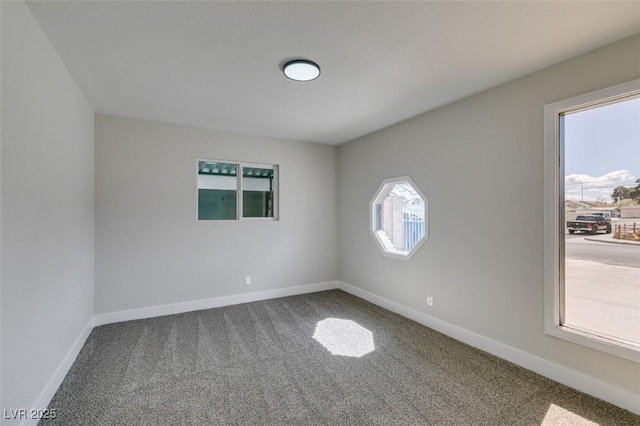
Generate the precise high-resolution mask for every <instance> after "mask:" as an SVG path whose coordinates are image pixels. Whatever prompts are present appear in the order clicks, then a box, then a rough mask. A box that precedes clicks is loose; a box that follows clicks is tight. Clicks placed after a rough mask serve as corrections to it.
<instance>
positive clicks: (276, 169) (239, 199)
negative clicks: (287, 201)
mask: <svg viewBox="0 0 640 426" xmlns="http://www.w3.org/2000/svg"><path fill="white" fill-rule="evenodd" d="M201 161H206V162H212V163H225V164H234V165H236V166H237V167H238V172H237V173H236V191H237V194H236V218H235V219H200V217H199V215H198V208H199V203H200V198H199V193H198V191H199V189H200V187H199V185H198V174H199V172H200V170H199V166H198V164H199V162H201ZM245 167H248V168H263V169H273V217H268V216H267V217H251V216H247V217H245V216H244V212H243V195H244V194H243V185H244V183H243V177H244V176H243V170H244V168H245ZM279 189H280V165H278V164H268V163H253V162H249V161H237V160H219V159H211V158H201V157H199V158H197V159H196V221H197V222H207V223H209V222H234V221H242V222H245V221H246V222H255V221H258V222H262V221H268V222H275V221H279V220H280V197H279V192H280V191H279Z"/></svg>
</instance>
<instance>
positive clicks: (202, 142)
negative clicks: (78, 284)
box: [95, 114, 337, 314]
mask: <svg viewBox="0 0 640 426" xmlns="http://www.w3.org/2000/svg"><path fill="white" fill-rule="evenodd" d="M95 138H96V141H95V142H96V287H95V311H96V314H102V313H112V312H118V311H123V310H131V309H137V308H144V307H152V306H158V305H165V304H172V303H180V302H186V301H195V300H200V299H208V298H214V297H223V296H229V295H235V294H243V293H249V292H259V291H265V290H272V289H280V288H286V287H291V286H297V285H304V284H314V283H320V282H326V281H334V280H335V279H336V278H337V251H336V247H337V197H336V192H337V186H336V176H337V170H336V167H337V158H336V155H337V149H336V147H333V146H327V145H320V144H309V143H301V142H294V141H286V140H278V139H271V138H265V137H259V136H249V135H241V134H234V133H229V132H222V131H215V130H207V129H200V128H195V127H188V126H181V125H174V124H167V123H159V122H153V121H146V120H137V119H130V118H122V117H115V116H107V115H100V114H97V115H96V132H95ZM199 158H200V159H202V158H214V159H217V160H234V161H247V162H255V163H262V164H278V165H279V166H280V220H278V221H205V222H198V221H197V220H196V219H197V200H196V196H197V188H196V186H197V184H196V182H197V176H196V170H197V160H198V159H199ZM245 276H251V277H252V278H253V282H252V284H251V285H250V286H245V285H244V277H245Z"/></svg>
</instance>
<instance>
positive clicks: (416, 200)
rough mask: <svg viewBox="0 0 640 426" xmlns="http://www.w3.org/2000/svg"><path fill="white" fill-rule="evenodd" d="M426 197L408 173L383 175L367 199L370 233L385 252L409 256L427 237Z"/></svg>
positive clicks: (392, 255) (396, 256)
mask: <svg viewBox="0 0 640 426" xmlns="http://www.w3.org/2000/svg"><path fill="white" fill-rule="evenodd" d="M427 205H428V200H427V197H426V196H425V195H424V194H423V193H422V191H421V190H420V188H418V186H417V185H416V184H415V182H413V181H412V180H411V178H410V177H408V176H401V177H396V178H389V179H385V180H384V181H383V182H382V184H381V185H380V188H379V189H378V192H376V195H375V197H374V198H373V200H372V201H371V226H370V229H371V233H372V234H373V236H374V238H375V240H376V242H377V243H378V246H379V247H380V249H381V250H382V253H383V254H384V255H385V256H389V257H395V258H399V259H409V258H410V257H411V256H412V255H413V253H415V252H416V250H418V248H420V246H421V245H422V244H423V243H424V242H425V240H426V239H427Z"/></svg>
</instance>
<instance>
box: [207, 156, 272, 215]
mask: <svg viewBox="0 0 640 426" xmlns="http://www.w3.org/2000/svg"><path fill="white" fill-rule="evenodd" d="M247 219H251V220H260V219H262V220H277V219H278V166H277V165H275V164H255V163H241V162H232V161H218V160H198V220H203V221H204V220H247Z"/></svg>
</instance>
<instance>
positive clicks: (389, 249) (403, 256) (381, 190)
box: [369, 175, 429, 260]
mask: <svg viewBox="0 0 640 426" xmlns="http://www.w3.org/2000/svg"><path fill="white" fill-rule="evenodd" d="M403 183H407V184H409V185H410V186H411V187H412V188H413V190H414V191H415V192H416V193H417V194H418V196H420V198H421V199H422V200H423V201H424V235H423V236H422V238H421V239H420V240H419V241H418V242H417V243H416V244H415V245H414V246H413V248H412V249H411V250H410V251H408V252H407V251H402V250H397V249H396V248H395V247H393V245H392V244H389V243H387V242H386V241H385V240H384V239H382V236H381V235H379V233H380V232H384V231H381V230H376V227H377V226H376V222H377V216H376V205H379V204H380V202H381V201H382V200H384V199H385V198H387V196H388V195H389V193H390V192H391V191H392V189H393V188H394V187H395V185H397V184H403ZM369 232H370V233H371V236H372V237H373V240H374V241H375V242H376V245H377V246H378V248H379V249H380V252H381V253H382V255H383V256H385V257H389V258H392V259H399V260H409V259H411V257H413V255H414V254H415V253H416V252H417V251H418V250H419V249H420V247H422V245H423V244H424V243H425V242H426V241H427V240H428V239H429V197H427V195H426V194H425V193H424V192H423V191H422V189H420V187H419V186H418V185H417V184H416V183H415V181H414V180H413V179H411V177H410V176H408V175H404V176H396V177H390V178H386V179H384V180H383V181H382V183H381V184H380V186H379V187H378V189H377V191H376V192H375V194H374V196H373V198H372V199H371V201H370V202H369ZM386 239H387V240H388V237H386Z"/></svg>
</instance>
